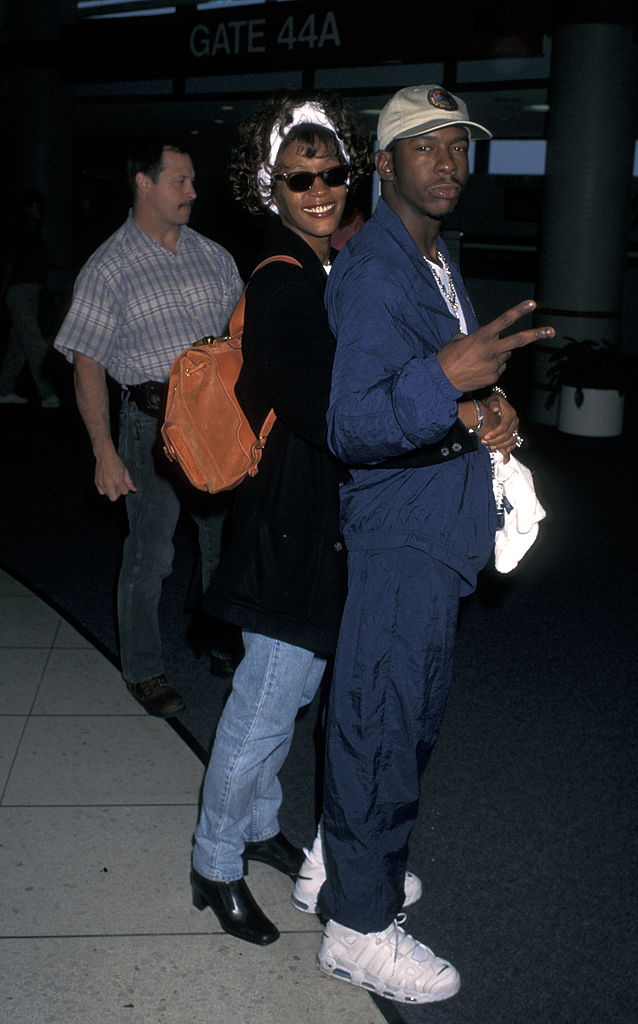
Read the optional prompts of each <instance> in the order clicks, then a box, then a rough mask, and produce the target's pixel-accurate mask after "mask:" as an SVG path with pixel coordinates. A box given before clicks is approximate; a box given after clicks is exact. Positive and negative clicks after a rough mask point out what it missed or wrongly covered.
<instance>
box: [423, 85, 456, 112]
mask: <svg viewBox="0 0 638 1024" xmlns="http://www.w3.org/2000/svg"><path fill="white" fill-rule="evenodd" d="M428 103H430V104H431V106H433V107H436V108H437V110H458V109H459V105H458V103H457V102H456V100H455V99H454V96H452V94H451V93H449V92H448V91H447V90H446V89H430V91H429V93H428Z"/></svg>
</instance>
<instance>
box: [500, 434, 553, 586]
mask: <svg viewBox="0 0 638 1024" xmlns="http://www.w3.org/2000/svg"><path fill="white" fill-rule="evenodd" d="M490 454H491V459H492V467H493V470H494V496H495V498H496V503H497V506H498V505H499V498H500V496H501V494H504V496H505V502H504V505H505V507H504V510H503V511H504V516H505V524H504V526H503V527H502V529H500V530H497V531H496V540H495V542H494V564H495V566H496V569H497V570H498V572H503V573H505V572H511V570H512V569H514V568H515V567H516V566H517V565H518V563H519V562H520V560H521V558H522V557H523V555H524V554H525V553H526V552H527V551H529V549H530V548H531V546H532V544H533V543H534V541H535V540H536V537H537V536H538V524H539V522H540V521H541V519H544V518H545V514H546V513H545V509H544V508H543V506H542V505H541V503H540V502H539V500H538V498H537V497H536V491H535V490H534V480H533V478H532V474H531V472H530V471H529V469H528V468H527V466H524V465H523V464H522V462H519V461H518V459H515V458H514V456H513V455H510V457H509V461H508V462H506V463H504V462H503V456H502V455H501V453H500V452H491V453H490ZM510 506H511V507H510ZM508 509H509V511H508Z"/></svg>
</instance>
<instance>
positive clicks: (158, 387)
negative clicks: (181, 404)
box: [123, 380, 168, 417]
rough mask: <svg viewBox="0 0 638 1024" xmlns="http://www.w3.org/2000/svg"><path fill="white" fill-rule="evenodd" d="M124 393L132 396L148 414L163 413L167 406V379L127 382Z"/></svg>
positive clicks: (142, 410)
mask: <svg viewBox="0 0 638 1024" xmlns="http://www.w3.org/2000/svg"><path fill="white" fill-rule="evenodd" d="M123 393H124V394H127V393H128V395H129V396H130V400H131V401H132V402H135V404H136V406H137V408H138V409H139V410H140V411H141V412H145V413H146V415H147V416H157V417H159V416H160V414H163V412H164V409H165V407H166V395H167V394H168V383H167V382H165V381H157V380H145V381H143V382H142V383H141V384H127V385H126V387H124V388H123Z"/></svg>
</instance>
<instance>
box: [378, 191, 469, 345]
mask: <svg viewBox="0 0 638 1024" xmlns="http://www.w3.org/2000/svg"><path fill="white" fill-rule="evenodd" d="M373 217H374V218H375V219H376V220H378V221H379V222H380V224H381V225H382V227H383V229H384V230H385V231H387V233H388V234H389V235H390V236H391V237H392V239H393V240H394V242H395V243H396V244H397V245H398V246H399V248H400V249H402V251H403V252H404V253H405V255H406V256H407V258H408V259H409V260H410V262H411V263H412V265H413V266H414V267H415V269H416V270H417V271H418V273H419V275H420V276H421V277H422V278H423V281H424V282H425V284H426V286H427V288H428V289H429V291H430V293H431V300H432V303H433V304H434V305H436V307H437V308H440V310H441V312H444V313H445V314H446V315H447V316H449V317H450V319H454V318H453V317H452V314H451V313H450V311H449V309H448V307H447V304H446V303H445V301H444V299H443V297H442V296H441V293H440V291H439V289H438V287H437V285H436V282H435V280H434V277H433V276H432V273H431V271H430V269H429V267H428V266H427V264H426V261H425V259H424V258H423V254H422V253H421V251H420V249H419V247H418V245H417V244H416V242H415V241H414V239H413V238H412V235H411V234H410V232H409V231H408V229H407V228H406V226H405V224H404V223H403V221H402V220H401V218H400V217H399V216H398V215H397V214H396V213H395V212H394V210H393V209H392V208H391V207H390V206H388V204H387V203H386V201H385V200H384V199H381V198H380V199H379V201H378V203H377V206H376V209H375V211H374V214H373ZM436 244H437V248H438V249H440V250H441V252H442V253H443V255H444V256H445V258H446V259H447V261H448V263H449V264H450V269H451V271H452V279H453V281H454V287H455V289H456V294H457V295H458V296H459V298H460V300H461V303H462V306H463V312H464V313H465V320H466V323H467V328H468V331H473V330H476V328H477V327H478V321H477V319H476V314H475V312H474V309H473V307H472V303H471V301H470V297H469V295H468V293H467V290H466V288H465V285H464V283H463V279H462V277H461V274H460V271H459V269H458V267H457V266H456V263H455V262H454V260H453V259H452V257H451V256H450V253H449V251H448V248H447V246H446V244H445V242H444V241H443V239H442V238H441V236H440V235H439V237H438V238H437V243H436Z"/></svg>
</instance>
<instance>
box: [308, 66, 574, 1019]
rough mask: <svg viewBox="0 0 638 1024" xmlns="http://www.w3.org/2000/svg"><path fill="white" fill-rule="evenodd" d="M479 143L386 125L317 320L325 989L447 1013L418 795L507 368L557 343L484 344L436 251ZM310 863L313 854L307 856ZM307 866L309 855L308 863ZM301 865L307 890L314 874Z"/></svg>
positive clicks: (406, 98)
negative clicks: (422, 922)
mask: <svg viewBox="0 0 638 1024" xmlns="http://www.w3.org/2000/svg"><path fill="white" fill-rule="evenodd" d="M487 138H490V133H489V131H488V130H487V129H485V128H484V127H483V126H482V125H479V124H477V123H476V122H474V121H472V120H471V119H470V117H469V114H468V111H467V108H466V106H465V104H464V103H463V102H462V100H460V99H459V98H458V97H457V96H454V95H453V94H452V93H450V92H448V91H447V90H446V89H443V88H441V87H440V86H438V85H419V86H415V87H409V88H406V89H402V90H400V91H399V92H398V93H397V94H395V96H393V98H392V99H391V100H390V101H389V102H388V104H387V105H386V106H385V107H384V108H383V110H382V111H381V114H380V117H379V122H378V141H379V151H378V153H377V154H376V166H377V172H378V175H379V178H380V180H381V198H380V199H379V202H378V205H377V207H376V209H375V211H374V214H373V215H372V217H371V218H370V219H369V220H368V221H367V223H366V224H365V225H364V226H363V227H362V228H361V229H360V230H359V232H358V233H357V234H356V236H355V237H354V238H353V239H352V240H351V241H350V242H348V243H347V245H346V246H345V248H344V249H343V250H342V251H341V253H340V255H339V259H338V260H337V263H336V265H335V269H334V271H333V273H332V275H331V277H330V281H329V283H328V289H327V295H326V301H327V308H328V314H329V321H330V324H331V326H332V328H333V330H334V331H335V334H336V336H337V348H336V355H335V362H334V372H333V382H332V391H331V398H330V406H329V410H328V442H329V445H330V448H331V450H332V451H333V452H334V454H335V455H336V456H337V457H338V458H339V459H341V460H342V461H343V462H344V463H345V464H347V465H348V466H349V471H350V472H349V480H348V482H347V483H346V484H344V486H343V487H342V488H341V526H342V530H343V534H344V539H345V541H346V545H347V548H348V596H347V599H346V604H345V608H344V613H343V619H342V623H341V629H340V633H339V641H338V645H337V653H336V656H335V666H334V674H333V679H332V685H331V690H330V697H329V708H328V716H327V724H326V734H327V741H326V766H325V779H324V802H323V819H322V829H323V831H322V836H323V855H324V857H325V867H326V870H327V878H326V881H325V884H324V885H323V887H322V889H321V892H320V897H319V909H320V911H321V912H322V913H323V915H324V916H325V918H327V924H326V926H325V930H324V934H323V938H322V941H321V945H320V949H319V953H318V960H317V962H318V966H319V968H320V970H321V971H323V972H325V973H326V974H329V975H331V976H333V977H335V978H339V979H342V980H345V981H347V982H350V983H351V984H354V985H360V986H363V987H364V988H367V989H370V990H372V991H374V992H377V993H378V994H379V995H383V996H386V997H388V998H390V999H394V1000H397V1001H400V1002H405V1003H427V1002H433V1001H437V1000H441V999H446V998H448V997H449V996H452V995H454V993H455V992H456V991H457V990H458V988H459V984H460V980H459V975H458V972H457V971H456V969H455V968H454V967H453V966H452V965H451V964H450V963H449V962H448V961H446V960H443V959H441V958H440V957H438V956H436V955H435V954H434V953H433V952H432V950H430V949H429V948H428V947H427V946H425V945H424V944H423V943H421V942H419V941H418V940H416V939H415V938H413V937H412V936H411V935H409V934H407V933H406V932H405V931H404V930H403V928H402V927H401V924H402V923H403V921H404V915H402V907H403V905H404V904H405V902H406V896H407V892H406V885H405V866H406V860H407V856H408V840H409V837H410V833H411V831H412V828H413V826H414V823H415V820H416V816H417V811H418V807H419V798H420V779H421V774H422V772H423V769H424V766H425V764H426V762H427V759H428V756H429V754H430V752H431V750H432V748H433V745H434V743H435V740H436V738H437V736H438V733H439V728H440V725H441V720H442V717H443V713H444V708H445V703H446V699H447V694H448V690H449V687H450V680H451V674H452V654H453V648H454V639H455V633H456V624H457V613H458V607H459V600H460V598H461V597H462V596H463V595H466V594H469V593H470V592H471V591H472V590H473V589H474V587H475V585H476V577H477V573H478V572H479V571H480V570H481V569H482V568H483V566H484V565H485V562H486V560H487V558H488V556H489V555H490V552H491V551H492V548H493V546H494V535H495V529H496V508H495V502H494V496H493V489H492V479H491V462H490V449H495V450H498V451H500V452H502V453H503V456H504V457H505V458H509V453H510V452H511V451H513V450H514V448H515V447H517V446H518V445H520V443H522V439H521V437H520V435H519V434H518V416H517V414H516V412H515V410H514V409H513V408H512V406H511V405H510V404H509V402H508V401H507V399H506V397H505V396H504V394H503V392H502V391H501V390H499V389H498V388H495V389H494V390H492V391H490V390H489V389H490V387H493V386H494V385H496V382H497V381H498V379H499V378H500V376H501V374H502V373H503V370H504V369H505V366H506V363H507V360H508V357H509V355H510V354H511V352H512V351H513V350H514V349H516V348H519V347H521V346H523V345H527V344H529V343H530V342H533V341H536V340H539V339H543V338H548V337H551V336H553V333H554V332H553V329H552V328H546V327H544V328H539V329H530V330H526V331H521V332H519V333H516V334H513V335H510V336H508V337H506V338H501V334H502V332H503V331H505V330H506V329H507V328H509V327H510V326H511V325H512V324H514V323H515V322H516V321H517V320H518V319H519V318H520V317H522V316H523V315H524V314H526V313H529V312H530V311H531V310H532V309H533V308H534V303H533V302H531V301H527V302H523V303H521V304H520V305H518V306H517V307H515V308H514V309H511V310H509V311H508V312H507V313H505V314H503V315H502V316H500V317H498V319H496V320H495V321H494V322H493V323H491V324H489V325H488V326H486V327H483V328H479V326H478V323H477V321H476V317H475V315H474V311H473V309H472V306H471V303H470V300H469V297H468V294H467V292H466V290H465V287H464V284H463V281H462V279H461V276H460V273H459V271H458V268H457V267H456V266H455V265H454V264H453V262H452V260H451V258H450V255H449V252H448V251H447V249H446V247H445V244H444V242H443V241H442V239H441V237H440V229H441V224H442V222H443V219H444V218H445V216H446V215H447V214H449V213H450V212H451V211H452V210H453V209H454V207H455V206H456V204H457V202H458V201H459V199H460V197H461V195H462V192H463V189H464V187H465V184H466V182H467V180H468V148H469V143H470V139H487ZM310 852H311V853H312V851H310ZM308 859H310V855H309V858H308ZM305 869H306V865H304V866H303V867H302V869H301V872H300V874H301V875H303V874H305Z"/></svg>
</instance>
